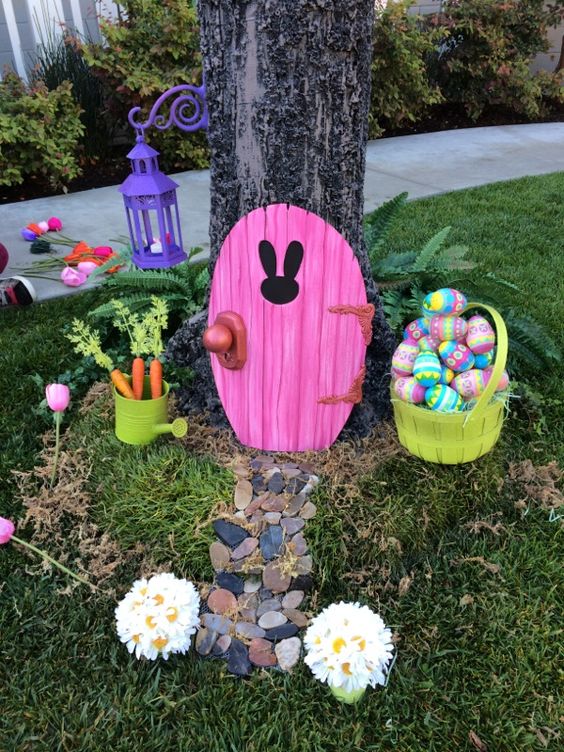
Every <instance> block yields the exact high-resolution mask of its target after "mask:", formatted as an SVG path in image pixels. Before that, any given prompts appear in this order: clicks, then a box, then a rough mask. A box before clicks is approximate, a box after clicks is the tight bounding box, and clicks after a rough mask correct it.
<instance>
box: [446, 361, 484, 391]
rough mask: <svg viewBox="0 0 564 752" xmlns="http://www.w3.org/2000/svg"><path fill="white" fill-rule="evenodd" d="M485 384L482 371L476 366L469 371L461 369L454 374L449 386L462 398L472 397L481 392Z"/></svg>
mask: <svg viewBox="0 0 564 752" xmlns="http://www.w3.org/2000/svg"><path fill="white" fill-rule="evenodd" d="M486 384H487V379H484V372H483V371H480V370H478V369H477V368H471V369H470V370H469V371H463V372H462V373H459V374H458V376H455V377H454V379H453V380H452V382H451V384H450V386H451V387H452V388H453V389H454V390H455V391H457V392H458V394H460V396H461V397H463V398H464V399H472V398H474V397H479V396H480V394H482V392H483V391H484V389H485V388H486Z"/></svg>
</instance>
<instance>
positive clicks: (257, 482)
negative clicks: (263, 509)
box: [251, 475, 266, 494]
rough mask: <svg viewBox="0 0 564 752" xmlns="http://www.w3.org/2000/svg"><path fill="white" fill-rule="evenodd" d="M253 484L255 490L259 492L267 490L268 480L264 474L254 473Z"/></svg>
mask: <svg viewBox="0 0 564 752" xmlns="http://www.w3.org/2000/svg"><path fill="white" fill-rule="evenodd" d="M251 485H252V487H253V491H254V492H255V493H257V494H258V493H262V492H263V491H266V482H265V480H264V478H263V477H262V475H253V477H252V479H251Z"/></svg>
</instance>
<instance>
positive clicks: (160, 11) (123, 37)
mask: <svg viewBox="0 0 564 752" xmlns="http://www.w3.org/2000/svg"><path fill="white" fill-rule="evenodd" d="M120 6H121V11H122V12H121V13H120V16H119V17H118V18H116V19H113V20H109V19H105V18H101V19H100V30H101V32H102V39H103V41H102V42H99V43H90V44H86V45H84V46H83V55H84V58H85V60H86V62H87V63H88V65H89V66H91V68H92V70H93V72H94V74H95V75H96V76H97V77H98V78H99V80H100V81H101V82H102V84H103V88H104V101H105V106H106V108H107V110H108V111H109V112H110V113H111V114H112V116H113V117H114V118H116V119H118V120H119V121H121V122H122V123H123V124H124V125H126V124H127V114H128V112H129V110H130V109H131V108H132V107H135V106H139V107H141V108H142V116H143V117H146V116H147V115H148V113H149V110H150V108H151V106H152V105H153V104H154V102H155V100H156V99H157V97H158V96H160V95H161V94H162V93H163V92H164V91H166V89H168V88H170V87H172V86H176V85H177V84H185V83H193V84H200V83H201V81H202V69H201V56H200V31H199V24H198V17H197V13H196V10H195V8H194V6H193V4H192V3H190V2H187V0H166V2H162V0H123V2H120ZM141 119H143V118H141ZM147 138H148V139H150V141H151V145H152V146H155V148H157V149H158V150H159V151H160V152H161V163H162V165H163V167H164V170H165V171H171V170H180V169H191V168H202V167H206V166H207V162H208V149H207V140H206V136H205V134H204V133H203V132H201V131H200V132H196V133H193V134H191V135H190V137H189V138H187V136H186V133H184V132H183V131H181V130H179V129H178V128H170V129H169V130H167V131H162V132H161V131H157V130H156V129H154V128H153V129H151V131H150V132H149V133H148V134H147Z"/></svg>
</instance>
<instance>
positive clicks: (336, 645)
mask: <svg viewBox="0 0 564 752" xmlns="http://www.w3.org/2000/svg"><path fill="white" fill-rule="evenodd" d="M346 644H347V642H346V640H343V638H342V637H337V639H336V640H333V651H334V652H335V653H340V652H341V650H342V649H343V648H344V647H345V645H346Z"/></svg>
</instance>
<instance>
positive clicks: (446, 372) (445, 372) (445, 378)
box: [439, 366, 454, 384]
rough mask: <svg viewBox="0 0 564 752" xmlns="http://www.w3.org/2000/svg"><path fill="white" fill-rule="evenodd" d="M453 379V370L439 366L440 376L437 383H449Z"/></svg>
mask: <svg viewBox="0 0 564 752" xmlns="http://www.w3.org/2000/svg"><path fill="white" fill-rule="evenodd" d="M453 379H454V371H453V370H452V369H451V368H447V367H446V366H441V378H440V379H439V384H450V382H451V381H452V380H453Z"/></svg>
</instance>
